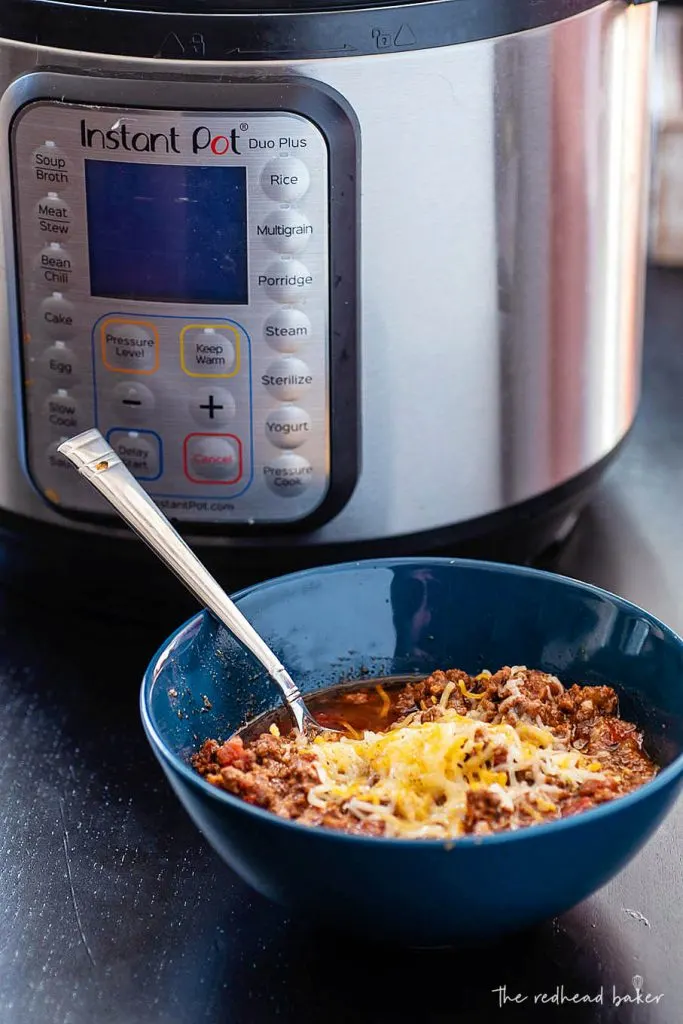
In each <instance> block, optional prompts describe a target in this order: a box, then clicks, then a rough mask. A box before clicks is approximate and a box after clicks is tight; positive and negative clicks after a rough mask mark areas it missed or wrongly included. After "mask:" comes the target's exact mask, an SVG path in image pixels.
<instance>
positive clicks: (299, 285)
mask: <svg viewBox="0 0 683 1024" xmlns="http://www.w3.org/2000/svg"><path fill="white" fill-rule="evenodd" d="M257 280H258V284H259V287H260V288H264V289H265V291H266V292H267V294H268V295H270V297H271V299H274V300H275V301H276V302H297V301H298V300H300V299H304V298H305V297H306V296H307V295H308V293H309V292H310V290H311V288H312V287H313V275H312V274H311V272H310V271H309V269H308V267H306V266H304V264H303V263H299V261H298V260H291V259H288V258H284V259H282V260H279V261H278V262H277V263H271V264H270V265H269V266H268V267H266V269H265V271H264V272H263V273H262V274H259V275H258V279H257Z"/></svg>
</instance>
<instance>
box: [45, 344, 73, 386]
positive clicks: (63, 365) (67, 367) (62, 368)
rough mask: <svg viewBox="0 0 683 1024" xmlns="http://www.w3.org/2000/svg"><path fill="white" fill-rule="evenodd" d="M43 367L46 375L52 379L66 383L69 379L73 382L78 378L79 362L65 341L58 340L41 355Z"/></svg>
mask: <svg viewBox="0 0 683 1024" xmlns="http://www.w3.org/2000/svg"><path fill="white" fill-rule="evenodd" d="M41 362H42V367H43V370H44V371H45V375H46V376H47V377H49V378H50V380H54V381H59V382H60V383H61V384H62V385H65V384H66V382H67V381H68V382H69V383H71V384H73V382H74V381H76V380H78V364H77V362H76V357H75V356H74V354H73V352H72V351H71V349H70V348H69V346H68V345H65V344H64V342H63V341H56V342H55V343H54V345H50V347H49V348H48V349H46V350H45V352H43V355H42V357H41Z"/></svg>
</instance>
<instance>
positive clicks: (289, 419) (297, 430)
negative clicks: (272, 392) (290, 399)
mask: <svg viewBox="0 0 683 1024" xmlns="http://www.w3.org/2000/svg"><path fill="white" fill-rule="evenodd" d="M310 432H311V417H310V416H309V415H308V413H307V412H306V410H305V409H300V408H299V407H298V406H297V405H281V406H280V407H279V408H278V409H273V410H272V411H271V412H269V413H268V416H267V417H266V437H267V438H268V440H269V441H270V443H271V444H273V445H275V447H276V448H299V447H300V446H301V445H302V444H304V442H305V441H307V440H308V437H309V436H310Z"/></svg>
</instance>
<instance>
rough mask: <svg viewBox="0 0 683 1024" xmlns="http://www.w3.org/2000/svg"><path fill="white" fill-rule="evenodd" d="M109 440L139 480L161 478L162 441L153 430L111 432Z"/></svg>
mask: <svg viewBox="0 0 683 1024" xmlns="http://www.w3.org/2000/svg"><path fill="white" fill-rule="evenodd" d="M107 440H108V441H109V444H110V445H111V446H112V448H113V449H114V451H115V452H116V454H117V455H118V456H119V458H120V459H121V461H122V462H123V463H125V465H126V466H127V467H128V469H129V470H130V471H131V473H132V474H133V476H135V477H137V479H138V480H157V479H158V478H159V477H160V476H161V468H162V466H161V440H160V438H159V436H158V435H157V434H155V433H154V431H152V430H140V431H136V430H110V431H109V433H108V434H107Z"/></svg>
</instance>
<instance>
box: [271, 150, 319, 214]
mask: <svg viewBox="0 0 683 1024" xmlns="http://www.w3.org/2000/svg"><path fill="white" fill-rule="evenodd" d="M310 183H311V175H310V174H309V171H308V167H306V164H305V163H302V161H301V160H297V159H296V157H293V156H289V157H284V156H281V157H278V158H277V159H275V160H270V161H269V162H268V163H267V164H266V166H265V167H264V168H263V171H262V173H261V187H262V188H263V191H264V192H265V193H266V195H267V196H270V198H271V199H280V200H281V201H282V202H283V203H293V202H296V200H297V199H301V197H302V196H304V195H305V194H306V192H307V191H308V186H309V185H310Z"/></svg>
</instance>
